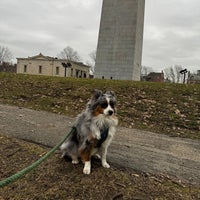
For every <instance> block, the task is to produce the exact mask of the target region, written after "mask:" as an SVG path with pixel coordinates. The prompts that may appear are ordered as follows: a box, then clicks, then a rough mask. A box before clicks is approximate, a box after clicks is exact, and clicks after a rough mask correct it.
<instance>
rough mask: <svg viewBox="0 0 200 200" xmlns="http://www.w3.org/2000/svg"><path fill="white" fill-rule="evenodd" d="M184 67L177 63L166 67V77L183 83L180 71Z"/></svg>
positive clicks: (174, 81)
mask: <svg viewBox="0 0 200 200" xmlns="http://www.w3.org/2000/svg"><path fill="white" fill-rule="evenodd" d="M182 69H183V67H182V66H181V65H175V66H173V67H172V66H171V67H168V68H166V69H164V72H165V77H166V78H167V79H169V80H170V81H172V82H173V83H181V82H182V79H183V77H182V75H181V74H180V71H181V70H182Z"/></svg>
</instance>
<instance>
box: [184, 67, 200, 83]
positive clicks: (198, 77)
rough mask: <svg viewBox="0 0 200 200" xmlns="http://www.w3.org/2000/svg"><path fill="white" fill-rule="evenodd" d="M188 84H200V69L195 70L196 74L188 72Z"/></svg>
mask: <svg viewBox="0 0 200 200" xmlns="http://www.w3.org/2000/svg"><path fill="white" fill-rule="evenodd" d="M187 83H188V84H200V70H197V73H196V74H192V73H190V72H188V79H187Z"/></svg>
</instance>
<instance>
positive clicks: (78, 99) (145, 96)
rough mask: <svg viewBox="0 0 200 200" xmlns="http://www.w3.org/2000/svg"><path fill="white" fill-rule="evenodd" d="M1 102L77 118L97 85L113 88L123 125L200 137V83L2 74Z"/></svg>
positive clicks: (172, 134) (98, 86)
mask: <svg viewBox="0 0 200 200" xmlns="http://www.w3.org/2000/svg"><path fill="white" fill-rule="evenodd" d="M0 88H1V90H0V103H5V104H10V105H17V106H22V107H28V108H32V109H36V110H46V111H50V112H55V113H59V114H65V115H69V116H72V117H75V116H76V115H77V114H79V113H80V112H81V111H82V110H83V109H84V108H85V105H86V103H87V101H88V100H89V99H90V97H91V92H92V91H93V90H94V89H100V90H103V91H105V90H113V91H115V93H116V95H117V99H118V106H117V113H118V116H119V119H120V125H122V126H125V127H129V128H139V129H144V130H149V131H154V132H157V133H163V134H167V135H171V136H178V137H188V138H195V139H200V85H184V84H167V83H150V82H134V81H117V80H99V79H74V78H56V77H49V76H31V75H21V74H7V73H0Z"/></svg>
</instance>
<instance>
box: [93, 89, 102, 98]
mask: <svg viewBox="0 0 200 200" xmlns="http://www.w3.org/2000/svg"><path fill="white" fill-rule="evenodd" d="M102 94H103V92H102V91H101V90H96V89H95V90H94V91H93V96H92V98H93V99H98V98H99V97H100V96H101V95H102Z"/></svg>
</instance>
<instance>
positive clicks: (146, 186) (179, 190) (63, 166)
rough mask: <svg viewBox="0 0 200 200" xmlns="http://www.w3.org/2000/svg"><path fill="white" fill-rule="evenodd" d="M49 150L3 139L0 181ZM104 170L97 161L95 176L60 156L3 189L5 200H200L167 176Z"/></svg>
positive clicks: (196, 192)
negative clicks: (85, 172) (84, 172)
mask: <svg viewBox="0 0 200 200" xmlns="http://www.w3.org/2000/svg"><path fill="white" fill-rule="evenodd" d="M48 150H49V149H48V148H45V147H43V146H39V145H37V144H33V143H30V142H27V141H23V140H19V139H15V138H9V137H6V136H3V135H0V155H1V157H0V163H1V165H0V180H2V179H4V178H6V177H8V176H10V175H12V174H14V173H16V172H17V171H19V170H21V169H23V168H24V167H27V166H28V165H29V164H31V163H33V162H34V161H35V160H37V159H39V158H40V157H41V156H42V155H44V154H45V153H46V152H48ZM111 166H112V167H111V168H110V169H104V168H103V167H101V164H100V161H99V160H95V159H94V160H93V165H92V173H91V174H90V175H84V174H83V173H82V169H83V164H82V163H80V164H78V165H72V164H71V162H69V161H66V160H64V159H60V154H58V153H56V154H54V155H53V156H52V157H51V158H49V159H48V160H47V161H45V162H43V163H42V164H41V165H40V166H39V167H38V168H36V169H35V170H34V171H32V172H30V173H29V174H27V175H26V176H25V177H23V178H22V179H20V180H18V181H16V182H14V183H12V184H10V185H8V186H6V187H4V188H1V189H0V199H1V200H8V199H14V200H18V199H20V200H23V199H29V200H31V199H34V200H35V199H52V200H55V199H71V200H72V199H74V200H75V199H77V200H78V199H99V200H100V199H106V200H109V199H115V200H116V199H138V200H139V199H141V200H142V199H156V200H161V199H170V200H173V199H174V200H179V199H181V200H190V199H191V200H192V199H194V200H198V199H200V188H199V187H195V186H190V185H188V184H182V183H179V182H177V181H176V180H173V179H170V178H169V177H166V176H162V175H159V176H155V175H152V174H149V173H141V172H138V171H134V170H128V169H122V168H119V167H117V166H113V164H112V163H111Z"/></svg>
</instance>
